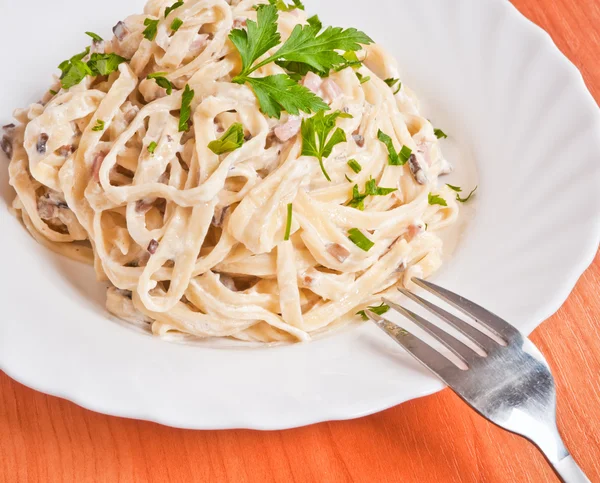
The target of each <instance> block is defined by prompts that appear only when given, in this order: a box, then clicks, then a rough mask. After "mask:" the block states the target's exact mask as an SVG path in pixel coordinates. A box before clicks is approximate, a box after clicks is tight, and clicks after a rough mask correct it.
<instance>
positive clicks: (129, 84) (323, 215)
mask: <svg viewBox="0 0 600 483" xmlns="http://www.w3.org/2000/svg"><path fill="white" fill-rule="evenodd" d="M113 33H114V36H113V37H112V38H111V39H110V40H104V39H103V38H102V37H101V36H100V35H97V34H95V33H92V32H87V34H88V36H89V37H90V39H89V40H90V42H89V44H90V45H89V47H87V48H86V49H85V50H84V51H83V52H80V53H78V54H76V55H74V56H73V57H70V58H69V59H68V60H65V61H64V62H63V63H61V64H60V66H59V69H60V76H59V77H56V78H55V81H54V83H53V85H52V86H51V89H50V90H49V91H48V93H47V94H46V95H45V96H44V97H43V99H42V100H41V101H40V102H38V103H35V104H32V105H31V106H29V107H28V108H26V109H21V110H17V111H16V112H15V118H16V120H17V123H15V125H13V124H11V125H8V126H5V127H4V131H5V132H4V135H3V137H2V148H3V150H4V151H5V153H6V154H7V155H8V157H9V158H10V165H9V170H10V183H11V185H12V186H13V188H14V189H15V191H16V193H17V195H16V198H15V200H14V203H13V209H14V211H15V214H17V215H18V216H19V217H20V219H21V220H22V222H23V224H24V226H25V227H26V228H27V229H28V230H29V232H30V233H31V235H32V236H33V237H34V238H35V239H36V240H37V241H38V242H40V243H41V244H43V245H45V246H46V247H48V248H50V249H52V250H54V251H56V252H58V253H60V254H63V255H66V256H68V257H71V258H73V259H76V260H79V261H84V262H87V263H90V264H92V265H93V267H94V268H95V271H96V273H97V276H98V278H99V279H100V280H103V281H107V282H109V286H110V287H109V288H108V291H107V308H108V310H109V312H111V313H112V314H113V315H115V316H116V317H118V318H120V319H123V320H126V321H130V322H132V323H136V324H142V325H144V326H147V327H150V328H151V329H152V332H153V333H154V334H156V335H159V336H165V335H167V334H170V333H180V334H186V335H189V336H195V337H201V338H208V337H229V338H235V339H238V340H242V341H257V342H280V341H291V342H293V341H307V340H310V339H311V338H313V337H315V336H317V335H320V334H322V333H324V332H327V331H331V330H333V329H335V328H338V327H340V326H342V325H344V324H347V323H349V322H352V321H356V320H360V316H361V311H362V310H365V309H366V308H367V307H370V309H371V310H374V311H378V312H379V313H383V312H385V311H386V310H387V308H386V307H385V306H383V305H379V301H380V299H381V297H382V295H385V294H386V293H387V292H391V291H395V289H396V287H398V286H401V285H408V284H410V280H411V278H412V277H415V276H418V277H428V276H429V275H431V274H432V273H433V272H435V271H436V270H437V269H438V268H439V267H440V265H441V263H442V248H443V243H442V241H441V239H440V237H439V232H440V230H442V229H444V228H445V227H447V226H449V225H451V224H453V223H454V222H455V221H456V219H457V216H458V212H459V203H460V202H465V201H466V200H467V199H468V198H461V196H460V194H458V192H460V191H461V189H460V188H458V187H456V186H450V185H443V186H442V187H441V188H440V187H438V186H439V182H438V178H439V176H441V175H444V174H447V173H449V172H450V171H451V170H452V167H451V166H450V164H449V163H448V162H447V161H446V160H445V158H444V157H443V155H442V152H441V150H440V143H441V141H440V139H441V138H444V137H445V134H444V133H443V132H442V131H441V130H439V129H434V127H433V126H432V124H431V123H430V122H429V121H428V120H427V119H426V118H425V117H423V115H421V113H420V111H419V104H418V101H417V99H416V98H415V96H414V94H413V93H412V91H411V90H410V89H409V88H408V87H407V86H405V85H404V84H403V83H402V82H401V78H400V72H399V68H398V65H397V63H396V62H395V60H394V59H393V58H391V57H390V56H389V55H388V54H387V53H386V52H385V51H384V50H383V49H382V48H381V47H380V46H378V45H376V44H375V43H374V42H373V40H372V39H371V38H370V37H369V36H368V35H367V34H366V33H363V32H361V31H359V30H357V29H354V28H339V27H328V26H324V25H323V24H322V23H321V21H320V20H319V18H318V17H317V16H312V17H309V16H308V15H307V14H306V13H305V11H304V6H303V5H302V3H301V2H300V1H299V0H293V1H290V0H285V1H284V0H185V1H177V2H174V0H167V1H165V0H149V1H148V3H147V5H146V7H145V10H144V13H143V14H141V15H133V16H131V17H128V18H127V19H125V20H124V21H122V22H119V23H118V24H117V25H116V26H115V27H114V29H113ZM469 197H470V196H469Z"/></svg>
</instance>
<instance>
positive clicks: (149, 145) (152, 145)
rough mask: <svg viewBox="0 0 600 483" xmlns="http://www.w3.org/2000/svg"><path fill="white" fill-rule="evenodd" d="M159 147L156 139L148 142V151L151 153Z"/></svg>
mask: <svg viewBox="0 0 600 483" xmlns="http://www.w3.org/2000/svg"><path fill="white" fill-rule="evenodd" d="M157 147H158V144H156V141H152V142H151V143H150V144H148V151H149V152H150V153H151V154H154V151H156V148H157Z"/></svg>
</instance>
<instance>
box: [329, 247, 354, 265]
mask: <svg viewBox="0 0 600 483" xmlns="http://www.w3.org/2000/svg"><path fill="white" fill-rule="evenodd" d="M327 253H329V254H330V255H331V256H332V257H333V258H335V259H336V260H337V261H338V262H340V263H344V262H345V261H346V260H347V259H348V257H349V256H350V252H349V251H348V250H347V249H346V248H345V247H343V246H342V245H340V244H339V243H332V244H331V245H329V246H328V247H327Z"/></svg>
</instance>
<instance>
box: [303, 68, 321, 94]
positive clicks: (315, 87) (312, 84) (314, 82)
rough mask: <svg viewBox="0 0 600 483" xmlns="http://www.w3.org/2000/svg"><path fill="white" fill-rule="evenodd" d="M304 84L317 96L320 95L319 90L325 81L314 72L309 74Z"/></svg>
mask: <svg viewBox="0 0 600 483" xmlns="http://www.w3.org/2000/svg"><path fill="white" fill-rule="evenodd" d="M302 84H303V85H304V87H306V88H307V89H308V90H310V91H312V92H314V93H315V94H318V93H319V90H320V89H321V85H322V84H323V79H321V78H320V77H319V76H318V75H317V74H315V73H314V72H309V73H308V74H306V77H305V78H304V81H302Z"/></svg>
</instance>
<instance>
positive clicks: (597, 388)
mask: <svg viewBox="0 0 600 483" xmlns="http://www.w3.org/2000/svg"><path fill="white" fill-rule="evenodd" d="M415 1H419V0H415ZM514 3H515V4H516V5H517V7H518V8H519V9H520V10H521V11H522V12H523V13H524V14H525V15H526V16H528V17H529V18H531V19H532V20H533V21H535V22H536V23H538V24H539V25H541V26H542V27H543V28H544V29H546V30H547V31H549V32H550V33H551V35H552V37H553V38H554V40H555V41H556V43H557V44H558V46H559V47H560V48H561V50H563V52H565V53H566V54H567V56H568V57H569V58H571V59H572V60H573V61H574V62H575V63H576V64H577V65H578V66H579V67H580V68H581V70H582V72H583V75H584V77H585V79H586V81H587V83H588V85H589V86H590V88H591V91H592V93H593V94H594V96H595V98H596V100H600V62H598V60H599V57H600V27H599V26H600V0H514ZM598 162H600V160H598ZM533 341H534V342H535V343H536V344H537V345H538V347H539V348H540V349H541V350H542V352H543V353H544V354H545V355H546V357H547V358H548V360H549V362H550V365H551V366H552V368H553V369H554V373H555V375H556V377H557V384H558V394H559V407H558V417H559V425H560V427H561V428H562V430H563V433H564V436H565V440H566V442H567V444H568V446H569V447H570V448H571V449H572V452H573V454H574V455H575V457H576V458H577V459H578V460H579V461H580V462H581V464H582V466H583V468H584V469H585V471H587V473H588V475H589V477H590V479H591V480H592V481H593V482H600V256H599V257H598V258H597V259H596V261H595V263H594V265H593V266H592V268H591V269H590V270H588V272H587V273H586V274H585V275H584V276H583V278H582V279H581V280H580V282H579V284H578V286H577V288H576V290H575V292H574V293H573V295H571V297H570V299H569V301H568V302H567V303H566V304H565V306H564V307H563V308H562V309H561V310H560V311H559V313H558V314H556V315H555V316H554V317H553V318H552V319H551V320H549V321H548V322H546V323H545V324H544V325H543V326H542V327H540V328H539V329H538V330H537V331H536V332H535V333H534V335H533ZM0 481H1V482H9V483H13V482H21V481H34V482H38V481H39V482H71V481H74V482H78V483H83V482H87V481H106V482H117V481H123V482H129V481H139V482H146V481H157V482H166V481H182V482H191V481H201V482H236V483H238V482H248V481H253V482H254V481H256V482H259V481H260V482H269V481H280V482H288V481H289V482H313V481H314V482H346V481H357V482H388V481H389V482H404V483H410V482H419V483H423V482H424V483H427V482H439V483H441V482H474V483H481V482H534V483H538V482H545V481H556V478H555V477H554V475H553V473H552V472H551V471H550V470H549V469H548V466H547V465H546V463H545V461H544V460H543V458H542V456H541V455H540V454H539V453H538V452H537V451H536V450H535V449H534V448H533V446H531V445H530V444H528V443H526V442H525V441H524V440H522V439H520V438H517V437H516V436H512V435H510V434H507V433H505V432H504V431H502V430H500V429H498V428H496V427H495V426H493V425H491V424H489V423H487V422H486V421H484V420H483V419H482V418H480V417H479V416H477V415H475V413H474V412H473V411H471V410H469V409H467V407H466V406H465V405H464V404H463V403H462V402H461V401H460V400H459V399H458V398H457V397H456V396H454V395H453V394H452V393H451V392H450V391H449V390H445V391H443V392H441V393H439V394H436V395H434V396H430V397H427V398H424V399H420V400H416V401H412V402H409V403H406V404H402V405H400V406H398V407H395V408H393V409H390V410H388V411H385V412H383V413H380V414H377V415H374V416H370V417H367V418H363V419H359V420H355V421H346V422H333V423H323V424H318V425H315V426H311V427H307V428H301V429H295V430H290V431H281V432H270V433H260V432H253V431H222V432H215V431H205V432H194V431H183V430H177V429H170V428H165V427H161V426H158V425H156V424H153V423H147V422H139V421H129V420H124V419H118V418H113V417H108V416H103V415H100V414H95V413H92V412H90V411H87V410H85V409H81V408H80V407H78V406H76V405H74V404H72V403H70V402H67V401H63V400H61V399H58V398H54V397H49V396H45V395H43V394H40V393H37V392H35V391H32V390H30V389H27V388H25V387H24V386H22V385H20V384H18V383H16V382H14V381H12V380H11V379H9V378H8V377H7V376H6V375H4V374H2V373H0Z"/></svg>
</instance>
